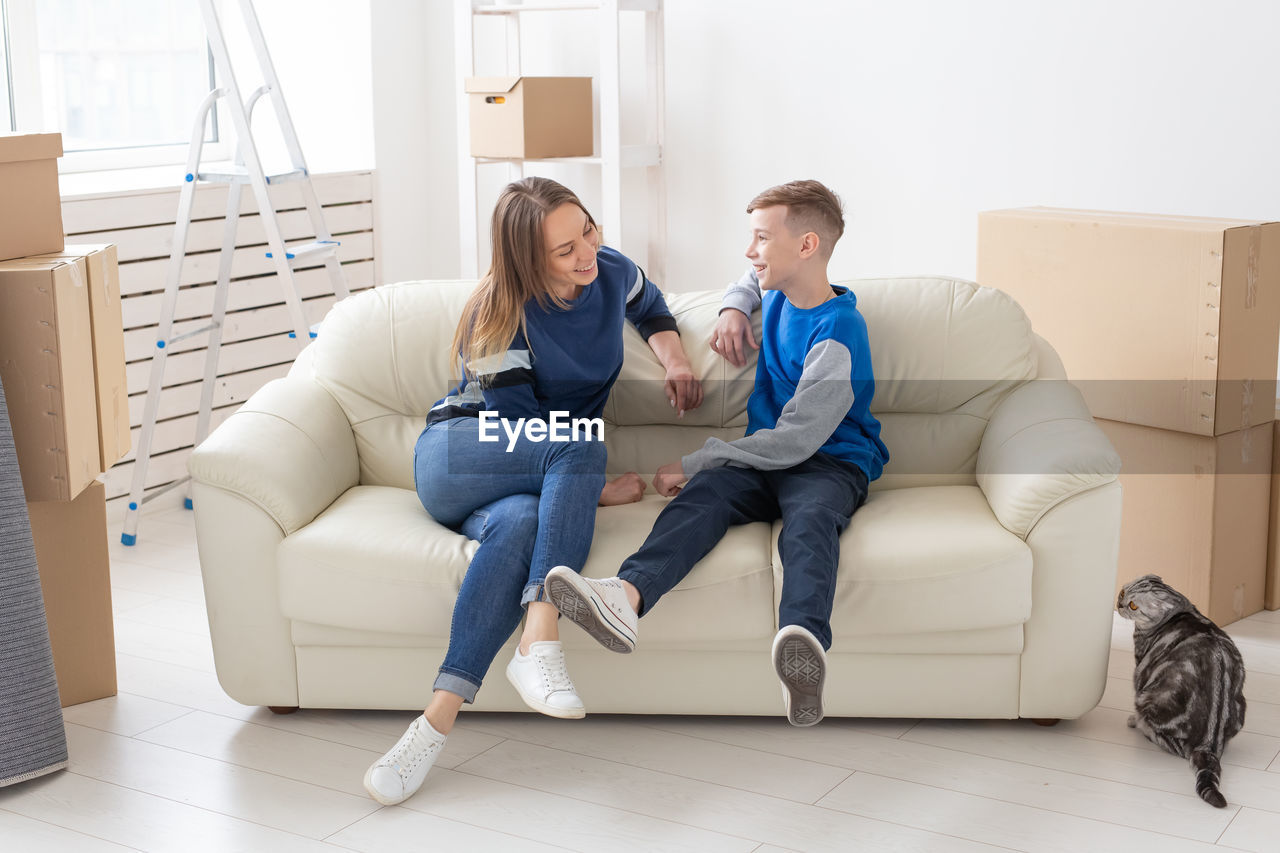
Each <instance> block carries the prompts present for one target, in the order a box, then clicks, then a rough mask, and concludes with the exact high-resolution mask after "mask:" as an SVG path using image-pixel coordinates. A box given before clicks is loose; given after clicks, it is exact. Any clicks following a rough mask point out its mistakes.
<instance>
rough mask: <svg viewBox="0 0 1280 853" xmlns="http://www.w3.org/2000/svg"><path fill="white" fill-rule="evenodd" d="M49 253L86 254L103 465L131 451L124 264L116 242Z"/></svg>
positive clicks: (72, 257)
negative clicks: (122, 303) (118, 258)
mask: <svg viewBox="0 0 1280 853" xmlns="http://www.w3.org/2000/svg"><path fill="white" fill-rule="evenodd" d="M43 257H46V258H61V259H64V260H75V259H76V258H84V262H85V266H86V267H87V269H88V274H89V280H88V285H89V322H90V325H92V327H93V378H94V382H95V384H96V386H97V402H98V451H99V460H98V465H99V468H98V470H99V471H106V470H107V469H108V468H110V467H111V466H112V465H114V464H116V463H117V462H119V461H120V460H121V459H122V458H123V457H124V455H125V454H127V453H128V452H129V448H130V446H131V445H132V438H131V436H130V433H129V384H128V379H127V377H126V375H125V369H124V317H123V315H122V313H121V307H120V268H119V266H118V265H117V263H116V247H115V245H114V244H112V243H96V244H86V245H81V244H76V245H69V246H67V247H66V248H65V249H63V250H62V251H61V252H55V253H52V254H49V255H44V256H43Z"/></svg>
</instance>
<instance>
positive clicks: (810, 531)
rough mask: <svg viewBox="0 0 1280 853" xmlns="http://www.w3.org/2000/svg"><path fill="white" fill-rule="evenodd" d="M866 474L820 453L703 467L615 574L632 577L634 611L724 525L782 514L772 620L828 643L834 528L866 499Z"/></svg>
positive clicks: (836, 556) (835, 562) (676, 579)
mask: <svg viewBox="0 0 1280 853" xmlns="http://www.w3.org/2000/svg"><path fill="white" fill-rule="evenodd" d="M867 485H868V484H867V475H866V474H865V473H863V471H862V469H860V468H859V467H858V466H857V465H854V464H853V463H851V462H845V461H844V460H842V459H837V458H835V457H834V456H828V455H827V454H825V453H815V454H814V455H813V456H811V457H809V458H808V459H806V460H805V461H804V462H801V463H800V464H799V465H796V466H794V467H792V468H784V469H782V470H779V471H758V470H756V469H755V468H731V467H728V466H724V467H720V468H709V469H707V470H705V471H701V472H699V473H698V474H696V475H694V477H693V479H691V480H690V481H689V482H688V483H687V484H685V487H684V489H683V490H682V491H681V492H680V494H679V495H677V496H676V497H675V498H674V499H673V500H672V501H671V503H669V504H667V506H666V508H665V509H663V511H662V514H661V515H659V516H658V520H657V521H656V522H655V523H654V525H653V530H652V531H650V533H649V537H648V538H647V539H645V541H644V545H642V546H640V550H639V551H637V552H636V553H634V554H632V555H631V556H630V557H628V558H627V560H626V562H624V563H623V564H622V569H621V570H620V571H619V572H618V577H620V578H622V579H624V580H626V581H629V582H630V583H633V584H635V586H636V589H638V590H640V595H641V597H642V599H643V603H642V604H641V615H644V613H647V612H648V611H649V610H651V609H653V606H654V605H655V604H657V603H658V599H659V598H661V597H662V596H663V595H665V594H666V593H667V592H668V591H669V590H671V589H672V588H673V587H675V585H676V584H678V583H680V581H681V580H683V579H684V576H685V575H687V574H689V570H690V569H692V568H693V566H694V564H695V563H697V562H698V561H699V560H701V559H702V558H703V557H704V556H706V554H707V552H708V551H710V550H711V549H712V548H714V547H715V545H716V543H717V542H719V541H720V539H721V538H722V537H723V536H724V534H725V531H727V530H728V529H729V527H730V525H734V524H747V523H749V522H752V521H776V520H777V519H779V518H781V519H782V533H781V535H780V536H779V539H778V549H779V552H780V555H781V557H782V569H783V573H782V600H781V603H780V604H779V605H778V625H779V626H780V627H781V626H785V625H799V626H801V627H802V628H807V629H808V630H809V631H811V632H812V633H813V635H814V636H815V637H817V638H818V640H819V641H820V642H821V643H822V647H823V648H824V649H829V648H831V606H832V603H833V601H834V599H835V591H836V569H837V568H838V567H839V563H840V534H841V533H843V532H844V529H845V528H846V527H848V526H849V519H850V518H851V517H852V516H853V513H854V510H856V509H857V508H858V507H860V506H862V503H863V502H864V501H865V500H866V499H867Z"/></svg>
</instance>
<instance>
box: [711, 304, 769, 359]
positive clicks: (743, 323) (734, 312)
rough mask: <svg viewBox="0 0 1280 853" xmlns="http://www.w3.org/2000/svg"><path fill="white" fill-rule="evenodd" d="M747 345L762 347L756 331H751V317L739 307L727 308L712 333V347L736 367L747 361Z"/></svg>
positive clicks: (721, 313)
mask: <svg viewBox="0 0 1280 853" xmlns="http://www.w3.org/2000/svg"><path fill="white" fill-rule="evenodd" d="M747 346H750V347H751V348H752V349H760V345H759V344H758V343H756V336H755V333H753V332H752V331H751V318H750V317H748V316H747V315H746V314H743V313H742V312H741V311H739V310H738V309H737V308H725V309H724V310H723V311H721V312H720V319H719V320H717V321H716V329H715V331H714V332H712V333H711V349H713V350H715V351H716V352H718V353H720V355H722V356H724V357H725V359H726V360H728V362H729V363H730V364H732V365H733V366H734V367H744V366H746V363H747Z"/></svg>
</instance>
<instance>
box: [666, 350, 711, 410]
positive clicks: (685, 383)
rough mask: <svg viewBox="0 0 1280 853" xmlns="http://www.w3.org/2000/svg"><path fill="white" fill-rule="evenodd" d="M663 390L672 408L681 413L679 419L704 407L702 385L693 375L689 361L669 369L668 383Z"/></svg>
mask: <svg viewBox="0 0 1280 853" xmlns="http://www.w3.org/2000/svg"><path fill="white" fill-rule="evenodd" d="M663 390H664V391H666V394H667V399H668V400H669V401H670V402H671V406H672V407H673V408H675V409H676V410H677V411H679V415H677V417H681V418H683V417H684V413H685V412H687V411H689V410H690V409H696V408H698V407H699V406H701V405H702V383H701V382H699V381H698V377H696V376H694V375H693V368H692V367H690V366H689V363H688V362H687V361H686V362H685V363H684V364H676V365H674V366H672V367H668V368H667V382H666V387H665V388H664V389H663Z"/></svg>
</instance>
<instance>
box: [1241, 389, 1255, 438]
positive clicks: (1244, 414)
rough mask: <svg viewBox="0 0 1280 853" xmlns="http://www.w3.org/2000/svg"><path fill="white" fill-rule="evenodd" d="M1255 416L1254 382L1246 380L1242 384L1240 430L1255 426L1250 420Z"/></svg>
mask: <svg viewBox="0 0 1280 853" xmlns="http://www.w3.org/2000/svg"><path fill="white" fill-rule="evenodd" d="M1252 414H1253V380H1252V379H1245V380H1242V381H1241V383H1240V428H1241V429H1248V428H1249V427H1251V426H1253V421H1251V420H1249V418H1250V416H1251V415H1252ZM1246 437H1247V436H1246Z"/></svg>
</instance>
